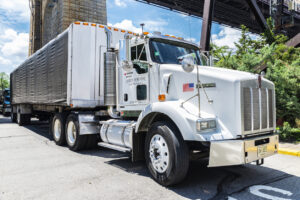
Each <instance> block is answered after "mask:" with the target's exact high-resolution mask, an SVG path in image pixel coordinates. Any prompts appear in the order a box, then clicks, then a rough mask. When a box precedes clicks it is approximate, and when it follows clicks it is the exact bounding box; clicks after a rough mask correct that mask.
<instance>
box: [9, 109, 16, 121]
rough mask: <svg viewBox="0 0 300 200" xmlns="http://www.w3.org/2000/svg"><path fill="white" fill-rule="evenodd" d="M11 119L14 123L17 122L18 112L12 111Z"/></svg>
mask: <svg viewBox="0 0 300 200" xmlns="http://www.w3.org/2000/svg"><path fill="white" fill-rule="evenodd" d="M10 119H11V122H12V123H16V122H17V114H16V113H13V112H11V113H10Z"/></svg>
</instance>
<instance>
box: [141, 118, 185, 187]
mask: <svg viewBox="0 0 300 200" xmlns="http://www.w3.org/2000/svg"><path fill="white" fill-rule="evenodd" d="M145 159H146V164H147V167H148V169H149V171H150V173H151V175H152V177H153V178H154V180H155V181H157V182H158V183H159V184H161V185H164V186H170V185H174V184H176V183H179V182H180V181H182V180H183V179H184V178H185V176H186V174H187V171H188V168H189V153H188V147H187V145H186V144H185V142H184V140H183V138H182V136H181V134H180V132H179V130H178V129H177V127H176V126H175V125H174V124H173V123H169V122H155V123H154V124H153V125H152V126H151V127H150V129H149V132H148V134H147V135H146V143H145Z"/></svg>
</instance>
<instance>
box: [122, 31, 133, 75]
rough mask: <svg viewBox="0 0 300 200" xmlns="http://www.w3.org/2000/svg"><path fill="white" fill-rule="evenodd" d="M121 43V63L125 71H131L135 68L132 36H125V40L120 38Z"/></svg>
mask: <svg viewBox="0 0 300 200" xmlns="http://www.w3.org/2000/svg"><path fill="white" fill-rule="evenodd" d="M119 45H120V46H119V63H120V65H121V67H122V68H123V69H124V70H125V71H130V70H132V68H133V64H132V62H131V45H130V37H129V36H125V39H124V40H120V42H119Z"/></svg>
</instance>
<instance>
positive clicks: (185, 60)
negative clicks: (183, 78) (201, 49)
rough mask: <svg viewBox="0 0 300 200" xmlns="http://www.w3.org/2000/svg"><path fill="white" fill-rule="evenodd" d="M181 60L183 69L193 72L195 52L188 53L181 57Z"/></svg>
mask: <svg viewBox="0 0 300 200" xmlns="http://www.w3.org/2000/svg"><path fill="white" fill-rule="evenodd" d="M179 59H180V60H181V66H182V69H183V70H184V71H185V72H188V73H190V72H192V71H193V70H194V68H195V58H194V55H193V54H188V55H185V56H182V57H181V58H179Z"/></svg>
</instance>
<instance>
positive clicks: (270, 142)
mask: <svg viewBox="0 0 300 200" xmlns="http://www.w3.org/2000/svg"><path fill="white" fill-rule="evenodd" d="M278 143H279V137H278V135H277V134H273V135H271V136H270V135H269V136H257V137H254V138H249V139H241V140H224V141H214V142H211V145H210V154H209V165H208V167H219V166H229V165H242V164H246V163H250V162H253V161H256V160H260V159H263V158H266V157H269V156H272V155H274V154H276V153H277V151H278Z"/></svg>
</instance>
